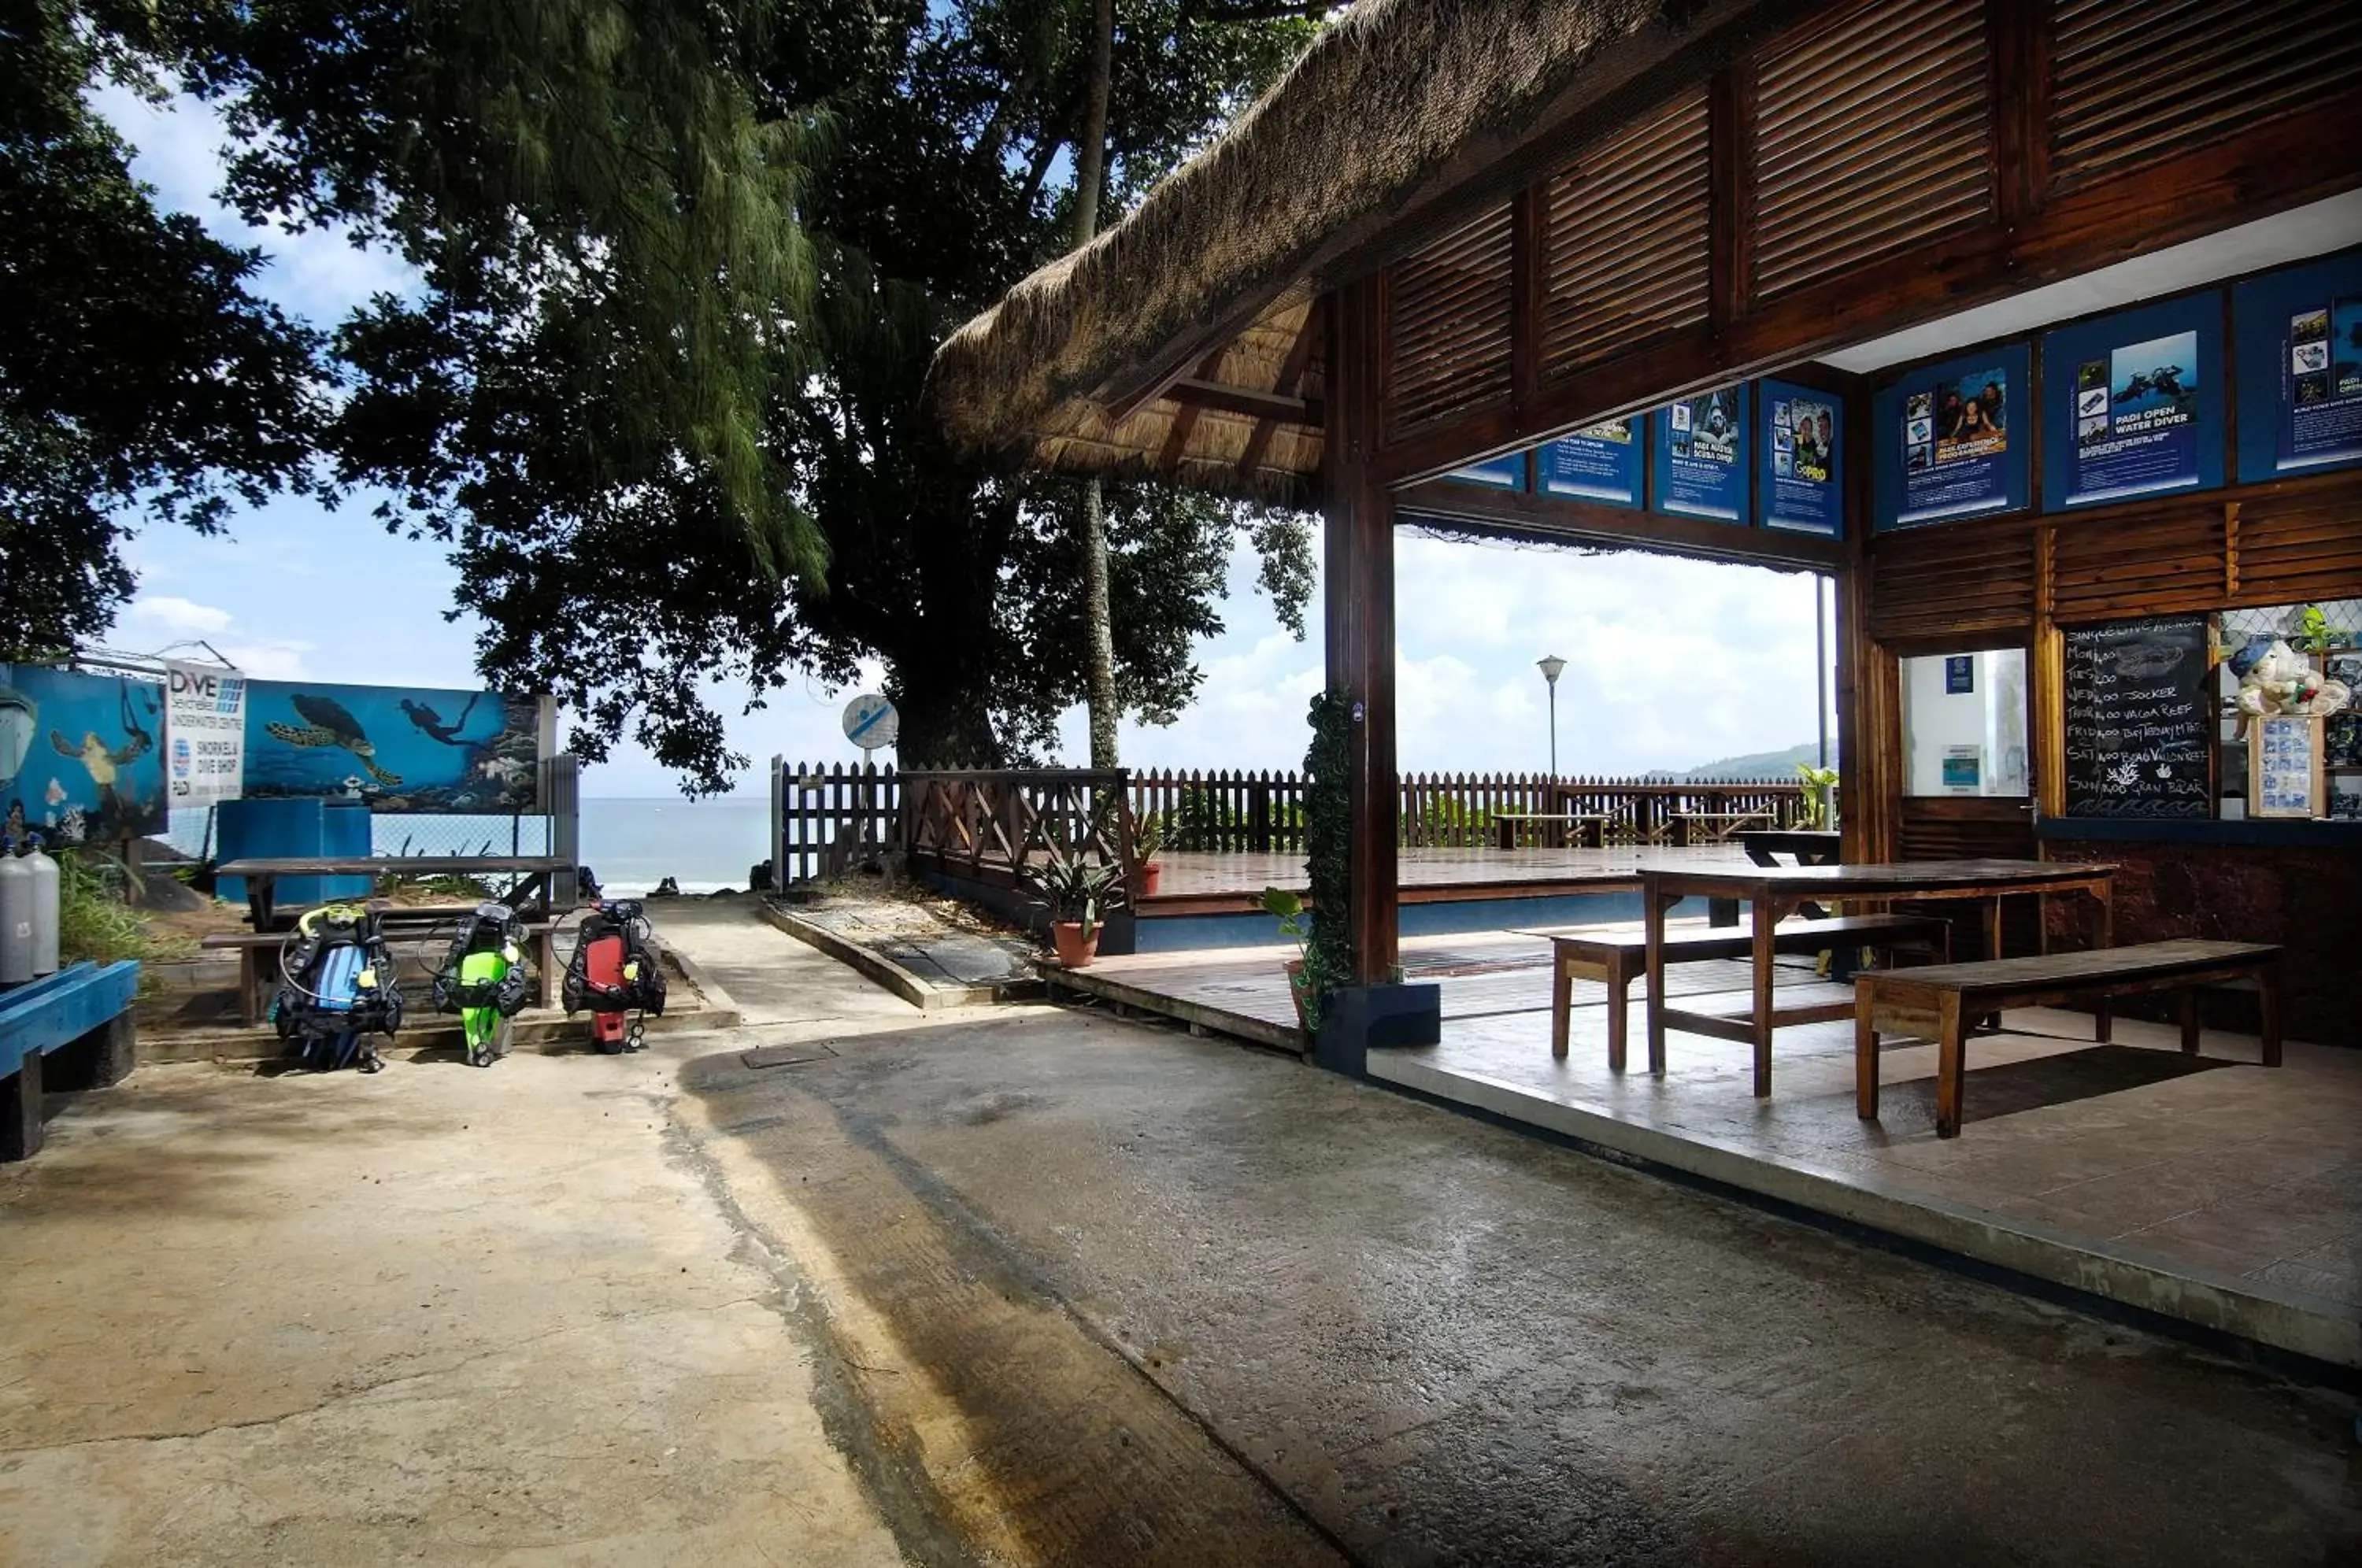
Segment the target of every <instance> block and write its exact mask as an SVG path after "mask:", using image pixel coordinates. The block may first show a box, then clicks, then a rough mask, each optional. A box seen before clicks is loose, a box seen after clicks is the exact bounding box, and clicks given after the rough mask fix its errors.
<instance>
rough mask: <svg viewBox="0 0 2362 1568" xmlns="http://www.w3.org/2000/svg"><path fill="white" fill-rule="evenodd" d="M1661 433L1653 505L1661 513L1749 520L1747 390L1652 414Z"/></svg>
mask: <svg viewBox="0 0 2362 1568" xmlns="http://www.w3.org/2000/svg"><path fill="white" fill-rule="evenodd" d="M1649 417H1650V423H1651V424H1652V425H1653V426H1654V428H1655V430H1656V440H1655V441H1654V443H1653V444H1652V447H1651V454H1652V457H1653V459H1654V463H1653V469H1654V471H1653V476H1652V477H1653V479H1654V480H1655V483H1654V484H1653V485H1652V487H1651V493H1650V505H1651V506H1652V507H1653V508H1654V509H1655V510H1656V511H1659V512H1671V513H1680V514H1681V515H1683V516H1685V517H1711V518H1714V519H1716V521H1717V522H1723V523H1744V522H1746V520H1747V389H1746V388H1745V387H1744V386H1736V387H1723V388H1720V389H1718V390H1716V391H1714V392H1700V393H1699V394H1698V395H1697V396H1695V397H1685V398H1683V399H1682V400H1681V401H1680V402H1679V403H1667V404H1666V405H1665V406H1664V407H1662V408H1661V409H1659V410H1657V412H1656V413H1654V414H1650V416H1649Z"/></svg>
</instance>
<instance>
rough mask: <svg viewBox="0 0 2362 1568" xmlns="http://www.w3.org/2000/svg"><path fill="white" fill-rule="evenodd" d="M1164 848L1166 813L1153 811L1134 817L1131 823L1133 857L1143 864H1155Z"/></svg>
mask: <svg viewBox="0 0 2362 1568" xmlns="http://www.w3.org/2000/svg"><path fill="white" fill-rule="evenodd" d="M1163 851H1164V813H1163V812H1149V813H1148V814H1147V815H1146V816H1142V817H1134V818H1133V819H1132V823H1131V857H1132V859H1133V860H1135V861H1137V862H1138V863H1139V864H1141V865H1142V866H1148V865H1153V863H1154V862H1155V859H1156V857H1157V856H1158V855H1159V854H1161V853H1163Z"/></svg>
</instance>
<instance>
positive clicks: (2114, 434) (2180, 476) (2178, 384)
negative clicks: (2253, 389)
mask: <svg viewBox="0 0 2362 1568" xmlns="http://www.w3.org/2000/svg"><path fill="white" fill-rule="evenodd" d="M2222 322H2223V301H2222V296H2221V295H2220V294H2197V295H2193V296H2191V298H2188V299H2182V300H2169V301H2167V302H2166V303H2164V304H2157V305H2148V306H2145V307H2143V308H2142V309H2139V310H2131V311H2125V312H2124V313H2123V314H2122V315H2112V316H2108V317H2106V318H2104V319H2103V320H2100V321H2092V322H2086V323H2084V324H2083V325H2082V326H2068V327H2061V328H2059V329H2058V331H2056V332H2052V333H2048V334H2046V335H2045V336H2044V337H2043V339H2042V386H2043V402H2044V403H2045V404H2046V405H2047V407H2046V408H2045V410H2044V412H2045V414H2046V415H2047V422H2046V425H2045V428H2044V431H2043V451H2044V453H2045V454H2046V456H2045V457H2044V458H2043V463H2042V504H2043V509H2044V510H2045V511H2048V512H2064V511H2066V510H2067V509H2069V508H2070V507H2076V506H2094V505H2099V504H2101V503H2103V502H2111V501H2125V500H2129V499H2130V498H2132V497H2134V496H2139V495H2157V494H2161V493H2164V492H2167V491H2178V490H2201V489H2207V488H2211V487H2213V486H2215V485H2219V484H2221V483H2222V482H2223V425H2222V408H2223V392H2222V386H2223V344H2222V337H2223V326H2222ZM2049 454H2055V456H2052V455H2049Z"/></svg>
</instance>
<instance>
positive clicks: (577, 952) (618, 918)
mask: <svg viewBox="0 0 2362 1568" xmlns="http://www.w3.org/2000/svg"><path fill="white" fill-rule="evenodd" d="M655 934H656V933H655V932H654V931H653V930H652V929H651V928H650V926H649V925H648V917H647V916H646V914H645V913H643V912H642V911H641V909H640V906H639V904H638V902H637V901H635V900H631V899H613V900H600V901H599V902H598V903H597V904H595V905H593V906H592V907H591V910H590V913H589V914H587V915H585V916H583V917H582V929H581V931H580V932H579V933H577V935H576V937H575V942H574V956H573V957H572V958H571V959H569V960H568V963H567V966H566V984H565V988H564V996H563V999H564V1001H565V1003H566V1010H567V1012H568V1014H569V1015H571V1014H573V1013H576V1012H579V1011H581V1010H584V1009H588V1010H590V1038H591V1039H592V1040H593V1041H594V1042H596V1043H597V1044H598V1046H599V1049H600V1050H602V1051H603V1052H605V1053H607V1054H608V1055H611V1056H612V1055H616V1054H618V1053H620V1052H624V1051H636V1050H638V1049H639V1048H640V1046H641V1045H642V1043H644V1036H645V1035H646V1026H645V1025H644V1024H643V1023H642V1021H640V1020H639V1019H637V1018H635V1019H633V1020H631V1021H630V1024H629V1026H628V1027H626V1025H625V1021H624V1014H625V1013H627V1012H635V1011H636V1012H651V1013H655V1014H657V1016H659V1017H661V1016H663V1013H664V1009H665V978H664V970H663V968H662V967H661V966H659V965H658V964H657V955H656V949H655V948H654V947H653V946H651V945H650V939H651V938H652V937H653V936H654V935H655Z"/></svg>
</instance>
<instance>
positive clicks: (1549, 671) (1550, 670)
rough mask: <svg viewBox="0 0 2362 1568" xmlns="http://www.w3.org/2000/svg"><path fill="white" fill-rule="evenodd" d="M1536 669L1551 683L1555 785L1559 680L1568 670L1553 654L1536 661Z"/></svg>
mask: <svg viewBox="0 0 2362 1568" xmlns="http://www.w3.org/2000/svg"><path fill="white" fill-rule="evenodd" d="M1534 668H1537V669H1539V670H1540V671H1541V672H1542V679H1544V680H1547V681H1549V682H1550V710H1551V783H1553V784H1555V783H1557V782H1558V678H1559V675H1560V673H1561V672H1562V671H1563V670H1564V669H1565V668H1566V660H1564V659H1562V658H1561V657H1558V655H1556V654H1551V655H1550V656H1549V657H1546V658H1540V659H1536V660H1535V661H1534Z"/></svg>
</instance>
